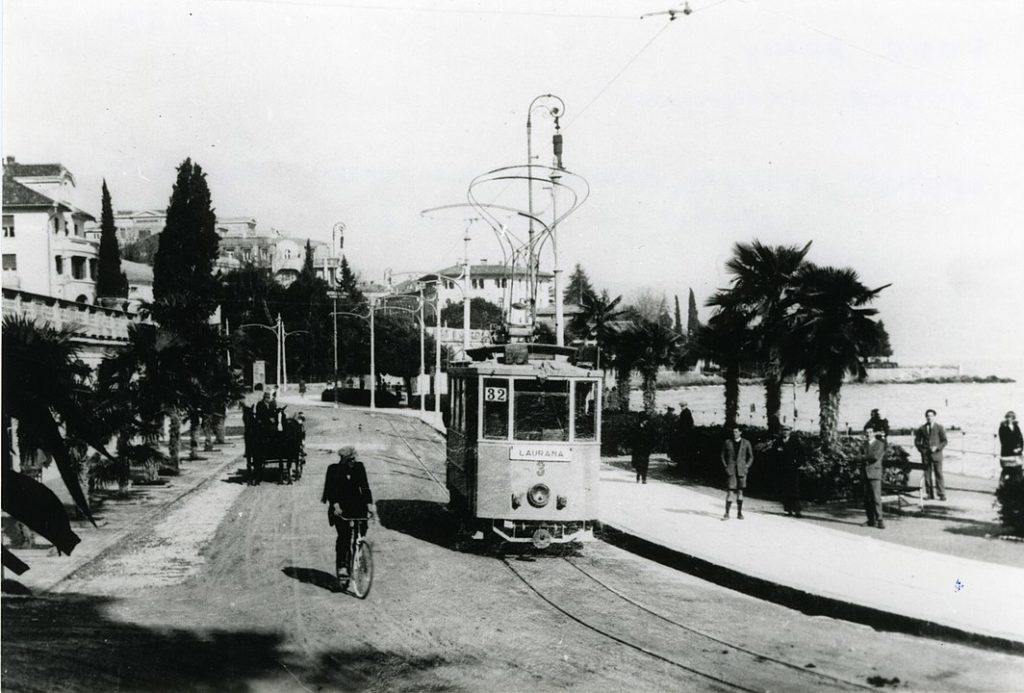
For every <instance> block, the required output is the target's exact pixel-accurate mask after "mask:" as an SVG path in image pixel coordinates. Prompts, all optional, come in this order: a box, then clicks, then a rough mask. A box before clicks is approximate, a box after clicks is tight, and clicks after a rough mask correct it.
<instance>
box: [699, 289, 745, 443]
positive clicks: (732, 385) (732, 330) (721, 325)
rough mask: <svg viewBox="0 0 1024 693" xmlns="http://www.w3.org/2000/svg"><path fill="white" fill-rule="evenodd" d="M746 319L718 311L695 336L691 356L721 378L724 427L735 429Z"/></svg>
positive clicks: (729, 311)
mask: <svg viewBox="0 0 1024 693" xmlns="http://www.w3.org/2000/svg"><path fill="white" fill-rule="evenodd" d="M749 324H750V317H749V316H748V315H747V314H745V313H743V312H742V311H741V310H739V309H738V308H735V307H730V308H721V307H720V308H719V309H718V310H717V311H716V312H715V314H714V315H712V316H711V318H710V319H709V320H708V322H707V324H706V325H704V326H703V327H701V330H700V332H698V333H697V338H696V345H695V347H694V352H695V354H696V355H697V356H699V357H700V358H705V359H708V360H710V361H713V362H715V363H717V364H718V365H719V366H721V368H722V376H723V377H724V378H725V426H726V428H731V427H732V426H735V425H736V419H737V417H738V415H739V403H740V366H741V365H742V364H743V363H744V362H746V361H747V360H748V358H749V354H750V353H751V344H752V339H753V338H752V335H751V331H750V327H749Z"/></svg>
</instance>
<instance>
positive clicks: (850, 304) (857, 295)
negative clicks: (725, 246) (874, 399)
mask: <svg viewBox="0 0 1024 693" xmlns="http://www.w3.org/2000/svg"><path fill="white" fill-rule="evenodd" d="M799 283H800V290H799V292H798V295H797V304H798V305H797V312H796V315H795V319H794V325H793V329H792V331H791V333H790V336H789V337H788V339H787V346H786V348H785V350H784V352H785V353H786V354H787V358H789V359H791V360H790V362H789V366H790V367H792V368H794V369H799V370H800V371H802V372H803V374H804V378H805V381H806V383H807V386H808V387H810V386H811V385H812V384H817V385H818V403H819V407H820V422H821V423H820V436H821V441H822V443H823V445H824V446H825V447H831V446H832V445H833V444H834V443H835V441H836V437H837V428H836V422H837V417H838V413H839V402H840V396H841V392H842V386H843V377H844V376H845V375H846V374H847V373H849V374H850V375H853V376H855V377H857V378H858V379H859V380H863V379H864V377H865V376H866V375H867V373H866V371H865V369H864V365H863V363H862V361H863V359H864V357H865V356H866V355H867V354H869V353H872V351H873V350H875V349H877V348H878V340H879V337H880V332H879V330H878V323H877V322H876V321H875V320H873V319H872V316H873V315H875V314H876V313H877V312H878V311H876V310H875V309H874V308H866V307H865V306H866V305H867V304H869V303H871V302H872V301H874V300H875V298H876V297H877V296H878V294H879V293H881V292H882V290H883V289H885V288H886V287H888V286H890V285H889V284H886V285H885V286H880V287H878V288H877V289H869V288H867V287H866V286H864V285H863V284H862V283H861V282H860V279H859V278H858V277H857V273H856V272H854V271H853V270H852V269H838V268H835V267H816V266H814V265H809V266H808V267H806V268H805V269H804V271H802V272H801V273H800V277H799Z"/></svg>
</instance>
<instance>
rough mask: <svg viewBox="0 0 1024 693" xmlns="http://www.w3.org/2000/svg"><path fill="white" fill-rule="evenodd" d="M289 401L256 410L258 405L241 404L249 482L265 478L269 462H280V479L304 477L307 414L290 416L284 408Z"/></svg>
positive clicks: (287, 481)
mask: <svg viewBox="0 0 1024 693" xmlns="http://www.w3.org/2000/svg"><path fill="white" fill-rule="evenodd" d="M287 406H288V405H285V406H283V407H277V406H276V405H272V409H270V410H266V411H264V412H260V413H259V414H258V413H257V411H258V407H257V406H243V407H242V423H243V424H244V426H245V470H246V476H247V477H248V480H249V485H250V486H252V485H257V484H259V483H260V481H262V479H263V469H264V468H265V467H266V466H267V465H268V464H276V465H277V466H278V481H277V482H278V483H279V484H290V483H292V482H293V481H297V480H298V479H301V478H302V468H303V466H304V465H305V463H306V451H305V440H306V425H305V417H303V415H302V412H299V413H298V414H296V415H295V416H294V417H289V416H287V415H286V414H285V412H284V410H285V409H286V408H287Z"/></svg>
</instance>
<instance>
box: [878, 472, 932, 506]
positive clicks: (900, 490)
mask: <svg viewBox="0 0 1024 693" xmlns="http://www.w3.org/2000/svg"><path fill="white" fill-rule="evenodd" d="M885 468H886V469H893V468H896V469H900V470H902V471H906V472H907V480H908V482H909V480H910V472H913V471H920V472H921V473H922V475H923V474H924V470H925V466H924V463H923V462H907V463H906V464H901V465H888V466H886V467H885ZM886 503H895V504H896V511H897V512H899V511H901V510H902V509H903V506H904V505H907V506H909V505H913V504H916V505H917V509H918V510H924V479H923V478H922V479H921V483H920V484H918V485H916V486H915V485H913V484H910V483H907V484H906V485H897V484H886V483H883V484H882V505H885V504H886Z"/></svg>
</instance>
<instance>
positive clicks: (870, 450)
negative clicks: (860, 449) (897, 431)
mask: <svg viewBox="0 0 1024 693" xmlns="http://www.w3.org/2000/svg"><path fill="white" fill-rule="evenodd" d="M864 434H865V437H866V440H865V441H864V466H863V468H862V471H861V478H862V479H863V481H864V511H865V512H866V513H867V515H868V527H878V528H879V529H885V522H884V521H883V520H882V461H883V460H884V459H885V433H884V432H882V431H881V430H878V431H876V430H874V429H873V428H871V427H870V426H868V427H867V428H865V429H864Z"/></svg>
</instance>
